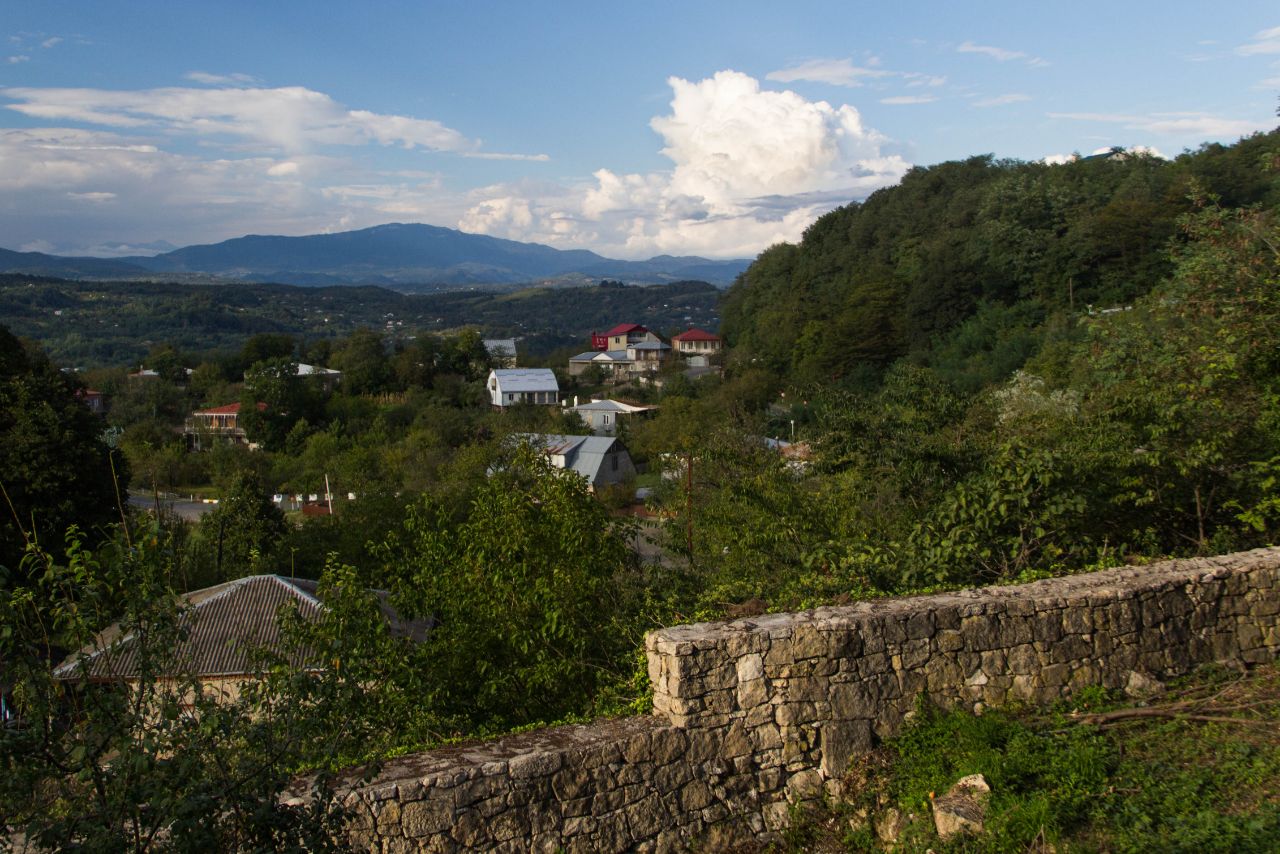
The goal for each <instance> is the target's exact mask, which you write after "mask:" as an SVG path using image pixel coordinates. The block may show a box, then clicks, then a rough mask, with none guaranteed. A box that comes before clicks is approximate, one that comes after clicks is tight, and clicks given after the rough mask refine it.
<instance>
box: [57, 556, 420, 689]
mask: <svg viewBox="0 0 1280 854" xmlns="http://www.w3.org/2000/svg"><path fill="white" fill-rule="evenodd" d="M373 592H374V594H375V595H376V596H377V597H378V603H379V610H381V612H382V616H383V618H384V619H386V620H387V622H388V624H389V625H390V628H391V633H392V635H394V636H396V637H405V638H408V639H409V640H411V641H413V642H415V643H420V642H422V641H423V640H424V639H425V638H426V636H427V633H428V632H429V631H430V629H431V626H432V625H433V622H434V621H433V620H431V619H430V618H423V619H418V620H405V619H403V618H401V617H400V615H399V614H397V613H396V611H395V609H393V608H392V607H391V605H390V604H389V601H388V600H389V596H390V594H388V593H387V592H386V591H381V590H375V591H373ZM179 605H180V606H181V607H182V613H181V615H180V617H179V627H180V628H181V629H183V631H184V634H185V637H183V638H182V640H181V641H180V642H179V643H178V644H177V646H176V647H175V648H174V649H172V650H169V651H168V652H169V654H168V655H167V656H165V657H164V659H163V660H162V662H161V663H160V674H161V675H171V676H172V677H183V676H185V677H195V678H196V679H198V680H199V682H200V684H201V686H202V687H203V688H206V689H210V690H213V691H216V692H218V693H220V694H221V695H222V696H225V697H228V698H234V697H235V696H237V695H238V694H239V691H240V688H241V686H242V685H244V684H245V683H246V682H247V681H249V680H252V679H256V678H258V674H259V672H260V670H259V666H258V661H257V659H256V656H257V653H258V651H260V650H261V651H265V652H267V653H277V654H281V655H285V656H287V657H288V659H289V663H290V664H292V665H293V666H295V667H306V668H319V667H323V666H325V662H324V661H323V656H322V655H321V654H320V652H319V651H317V650H312V649H298V648H292V649H291V648H288V647H286V645H285V639H284V638H282V637H281V632H280V625H279V622H278V621H277V619H276V615H277V614H278V613H279V611H280V609H281V608H282V607H284V606H294V607H296V608H297V609H298V615H299V616H300V617H301V618H302V619H303V620H304V621H306V622H310V623H314V622H317V621H318V620H320V618H321V617H322V616H323V614H324V613H325V611H326V610H327V608H326V607H325V604H324V602H323V601H322V600H321V599H320V597H319V592H318V584H317V583H316V582H315V581H309V580H307V579H302V578H285V577H283V576H280V575H251V576H248V577H246V578H240V579H236V580H235V581H228V582H226V583H224V584H219V585H216V586H214V587H206V588H204V589H202V590H193V591H192V592H190V593H184V594H182V596H181V597H180V601H179ZM140 665H141V662H140V661H139V650H138V649H137V640H136V636H135V635H134V634H132V633H130V634H125V635H123V636H121V629H120V627H119V626H112V627H111V628H108V629H107V630H105V631H104V632H102V633H101V634H100V635H99V636H98V637H97V639H95V641H94V642H93V643H92V644H90V645H89V646H87V647H85V648H84V649H81V650H80V651H79V652H76V653H73V654H71V655H70V656H68V657H67V659H66V660H65V661H63V663H62V664H60V665H59V666H58V667H57V668H55V669H54V671H53V675H54V676H55V677H56V678H59V679H80V678H83V679H87V680H89V681H91V682H107V681H110V682H116V681H125V682H134V681H137V680H138V679H139V678H140V677H141V666H140Z"/></svg>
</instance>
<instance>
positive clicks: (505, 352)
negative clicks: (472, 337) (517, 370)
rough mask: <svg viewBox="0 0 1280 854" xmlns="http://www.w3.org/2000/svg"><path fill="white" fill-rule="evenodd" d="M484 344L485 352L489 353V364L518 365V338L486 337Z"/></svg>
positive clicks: (506, 366) (511, 366)
mask: <svg viewBox="0 0 1280 854" xmlns="http://www.w3.org/2000/svg"><path fill="white" fill-rule="evenodd" d="M483 344H484V350H485V352H486V353H488V354H489V364H491V365H495V366H497V367H499V368H514V367H515V366H516V339H514V338H485V339H484V341H483Z"/></svg>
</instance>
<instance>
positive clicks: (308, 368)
mask: <svg viewBox="0 0 1280 854" xmlns="http://www.w3.org/2000/svg"><path fill="white" fill-rule="evenodd" d="M295 373H296V374H297V375H298V376H300V377H309V376H314V375H316V374H320V375H323V376H337V375H338V374H341V373H342V371H335V370H334V369H333V368H322V367H320V366H319V365H308V364H306V363H305V362H299V363H298V369H297V370H296V371H295Z"/></svg>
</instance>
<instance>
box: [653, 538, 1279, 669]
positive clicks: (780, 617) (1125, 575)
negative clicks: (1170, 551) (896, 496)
mask: <svg viewBox="0 0 1280 854" xmlns="http://www.w3.org/2000/svg"><path fill="white" fill-rule="evenodd" d="M1265 568H1272V569H1280V546H1277V547H1271V548H1263V549H1254V550H1252V551H1246V552H1235V553H1232V554H1226V555H1216V556H1213V557H1203V558H1183V559H1178V560H1167V561H1159V562H1157V563H1150V564H1145V565H1140V566H1117V567H1112V568H1110V569H1103V570H1098V571H1097V572H1090V573H1082V574H1079V575H1064V576H1059V577H1056V578H1046V579H1042V580H1040V581H1033V582H1030V583H1027V584H1017V585H999V586H992V587H981V588H969V589H965V590H956V591H949V592H946V593H934V594H927V595H923V596H904V597H895V598H885V599H869V600H866V601H862V602H855V603H853V604H851V605H838V606H825V607H821V608H815V609H812V610H807V611H795V612H791V613H779V614H762V615H760V616H756V617H744V618H739V619H737V620H732V621H728V622H715V623H687V624H684V625H679V626H670V627H667V628H663V629H657V630H655V631H653V632H651V633H650V634H649V646H650V648H651V649H652V648H654V647H656V646H657V645H658V644H659V643H661V644H663V645H664V646H665V645H666V644H680V643H692V644H695V645H696V647H697V648H704V649H705V648H710V647H714V646H717V645H719V642H721V641H723V640H727V639H729V638H732V637H735V636H741V635H742V634H744V633H747V634H758V633H766V634H775V635H776V634H777V633H778V631H779V630H780V629H788V628H794V627H796V626H801V625H813V626H815V627H816V628H819V629H822V628H830V629H838V628H847V627H852V626H854V625H856V624H858V623H862V622H864V621H866V620H868V619H874V618H878V617H879V618H896V617H906V616H909V615H911V614H916V613H919V612H920V611H922V610H923V611H931V612H932V611H938V610H941V609H944V608H948V607H964V606H972V605H975V604H991V605H995V606H997V607H998V606H999V605H1000V604H1001V603H1003V602H1009V601H1033V602H1043V603H1045V605H1046V606H1047V607H1054V603H1055V600H1063V599H1067V598H1071V597H1079V596H1083V595H1090V594H1093V595H1100V594H1109V595H1120V594H1132V593H1138V592H1141V591H1144V590H1150V589H1161V588H1166V587H1169V586H1178V585H1182V584H1186V583H1188V582H1192V581H1198V580H1199V579H1200V578H1201V577H1202V576H1203V575H1204V574H1205V573H1206V572H1221V573H1225V574H1233V573H1245V572H1253V571H1257V570H1260V569H1265ZM1058 604H1060V603H1058Z"/></svg>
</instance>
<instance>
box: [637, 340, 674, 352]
mask: <svg viewBox="0 0 1280 854" xmlns="http://www.w3.org/2000/svg"><path fill="white" fill-rule="evenodd" d="M627 349H628V350H670V349H671V345H670V344H664V343H662V342H661V341H640V342H637V343H635V344H628V345H627Z"/></svg>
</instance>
